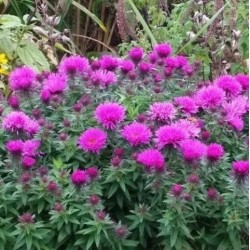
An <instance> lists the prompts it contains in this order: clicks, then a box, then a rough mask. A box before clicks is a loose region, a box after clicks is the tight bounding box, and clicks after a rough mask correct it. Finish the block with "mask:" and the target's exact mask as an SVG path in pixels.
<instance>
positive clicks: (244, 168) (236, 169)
mask: <svg viewBox="0 0 250 250" xmlns="http://www.w3.org/2000/svg"><path fill="white" fill-rule="evenodd" d="M232 170H233V174H234V176H235V178H236V179H237V180H238V181H239V182H241V181H244V180H245V179H246V178H247V177H248V174H249V162H248V161H234V162H233V163H232Z"/></svg>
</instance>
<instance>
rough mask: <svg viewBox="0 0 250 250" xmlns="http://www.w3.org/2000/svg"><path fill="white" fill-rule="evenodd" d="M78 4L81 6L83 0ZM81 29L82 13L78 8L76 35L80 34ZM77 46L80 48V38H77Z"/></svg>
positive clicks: (79, 0)
mask: <svg viewBox="0 0 250 250" xmlns="http://www.w3.org/2000/svg"><path fill="white" fill-rule="evenodd" d="M77 2H78V3H79V4H80V3H81V0H78V1H77ZM80 29H81V12H80V9H78V8H77V10H76V33H77V34H80ZM76 46H77V47H79V46H80V42H79V37H78V36H77V37H76ZM79 49H80V48H79Z"/></svg>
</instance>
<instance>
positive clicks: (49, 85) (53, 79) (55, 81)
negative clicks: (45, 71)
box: [43, 73, 67, 95]
mask: <svg viewBox="0 0 250 250" xmlns="http://www.w3.org/2000/svg"><path fill="white" fill-rule="evenodd" d="M66 88H67V79H66V76H65V75H62V74H58V73H51V74H50V75H49V76H48V78H47V79H46V80H45V86H44V89H45V90H48V91H49V92H50V94H52V95H54V94H61V93H63V92H64V91H65V90H66ZM44 89H43V90H44Z"/></svg>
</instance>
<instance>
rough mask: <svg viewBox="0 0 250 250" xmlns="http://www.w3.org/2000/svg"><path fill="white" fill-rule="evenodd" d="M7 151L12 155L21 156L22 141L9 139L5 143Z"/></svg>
mask: <svg viewBox="0 0 250 250" xmlns="http://www.w3.org/2000/svg"><path fill="white" fill-rule="evenodd" d="M5 147H6V149H7V151H8V152H9V153H10V154H11V155H13V156H17V157H18V156H21V155H22V153H23V141H21V140H10V141H8V142H7V143H6V145H5Z"/></svg>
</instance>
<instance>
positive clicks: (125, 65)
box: [120, 60, 135, 74]
mask: <svg viewBox="0 0 250 250" xmlns="http://www.w3.org/2000/svg"><path fill="white" fill-rule="evenodd" d="M134 68H135V65H134V63H133V62H131V61H130V60H123V61H121V63H120V69H121V71H122V73H124V74H127V73H128V72H130V71H131V70H134Z"/></svg>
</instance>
